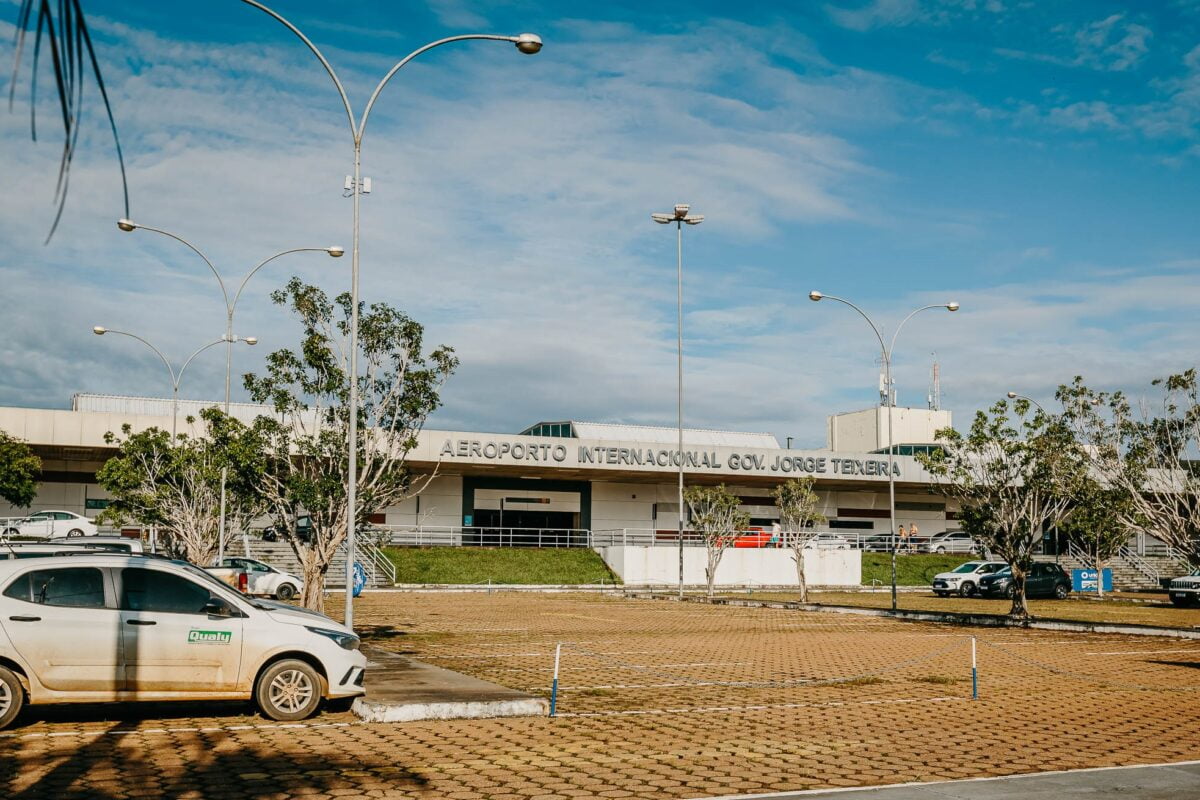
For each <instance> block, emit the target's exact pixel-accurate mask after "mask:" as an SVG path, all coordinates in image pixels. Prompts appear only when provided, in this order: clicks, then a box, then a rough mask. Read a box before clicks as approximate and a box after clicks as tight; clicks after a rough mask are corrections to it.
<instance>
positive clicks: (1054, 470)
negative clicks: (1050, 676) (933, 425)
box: [917, 400, 1085, 617]
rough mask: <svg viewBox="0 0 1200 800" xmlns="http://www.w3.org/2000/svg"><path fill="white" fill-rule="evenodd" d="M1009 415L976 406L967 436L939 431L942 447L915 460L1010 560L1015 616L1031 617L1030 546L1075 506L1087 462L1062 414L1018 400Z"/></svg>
mask: <svg viewBox="0 0 1200 800" xmlns="http://www.w3.org/2000/svg"><path fill="white" fill-rule="evenodd" d="M1012 410H1013V411H1015V412H1016V414H1017V415H1018V416H1019V417H1020V421H1019V422H1017V421H1014V420H1011V419H1010V418H1009V406H1008V403H1007V402H1005V401H1003V400H1001V401H1000V402H998V403H996V404H995V405H993V406H992V407H991V408H990V409H989V410H988V411H987V412H984V411H979V412H977V413H976V414H975V418H974V420H973V421H972V423H971V428H970V430H969V431H968V432H967V434H966V435H963V434H961V433H959V432H958V431H956V430H954V429H953V428H946V429H943V430H940V431H938V432H937V434H936V438H937V441H938V442H939V443H940V444H941V445H942V447H940V448H937V449H935V450H933V451H932V452H930V453H922V454H919V455H918V456H917V460H918V461H919V462H920V463H921V465H922V466H924V467H925V469H926V470H927V471H928V472H929V473H930V474H931V475H933V476H934V477H935V478H937V479H939V482H940V483H941V485H942V487H943V488H944V490H945V491H946V493H947V494H948V495H949V496H951V497H953V498H955V499H957V500H958V502H959V505H960V507H961V508H962V512H961V513H962V516H963V520H964V530H968V531H969V532H970V533H972V534H973V535H975V536H976V537H977V538H978V539H979V540H980V541H981V542H982V543H983V544H984V545H985V546H986V547H987V549H988V550H989V551H991V552H993V553H995V554H996V555H998V556H999V557H1000V558H1002V559H1004V560H1005V561H1006V562H1008V565H1009V567H1010V568H1011V569H1012V574H1013V582H1012V585H1013V596H1012V608H1011V610H1010V611H1009V614H1010V615H1012V616H1014V617H1028V616H1029V606H1028V604H1027V603H1026V600H1025V579H1026V577H1027V575H1028V573H1029V569H1030V566H1031V565H1032V562H1033V548H1034V545H1035V544H1036V543H1037V541H1038V539H1039V538H1040V536H1041V533H1042V530H1043V529H1044V528H1046V527H1048V526H1055V525H1058V524H1059V523H1061V522H1062V521H1063V520H1064V519H1065V518H1066V517H1067V514H1068V513H1069V511H1070V507H1071V496H1072V493H1073V491H1074V486H1075V482H1076V481H1077V479H1078V476H1079V475H1080V474H1081V473H1082V471H1083V469H1084V468H1085V467H1084V463H1083V460H1082V457H1081V456H1080V450H1079V448H1078V447H1077V445H1076V441H1075V438H1074V436H1073V435H1072V433H1071V430H1070V428H1069V427H1068V426H1067V425H1066V424H1065V423H1064V422H1063V421H1062V420H1061V419H1060V418H1057V417H1051V416H1049V415H1047V414H1045V413H1043V412H1041V411H1038V412H1037V413H1036V414H1034V415H1033V416H1032V417H1029V416H1028V413H1029V403H1028V401H1025V400H1017V401H1016V402H1015V403H1014V404H1013V409H1012Z"/></svg>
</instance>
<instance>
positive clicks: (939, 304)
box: [888, 303, 954, 354]
mask: <svg viewBox="0 0 1200 800" xmlns="http://www.w3.org/2000/svg"><path fill="white" fill-rule="evenodd" d="M931 308H948V306H947V304H946V303H932V304H930V305H927V306H921V307H920V308H918V309H915V310H914V311H912V312H911V313H909V315H908V316H907V317H905V318H904V319H903V320H901V321H900V324H899V325H897V326H896V332H895V333H893V334H892V346H891V349H889V350H888V353H889V354H891V353H894V352H895V351H896V337H897V336H899V335H900V329H901V328H903V327H904V323H906V322H908V321H909V320H910V319H912V318H913V317H915V316H916V315H917V314H920V313H921V312H922V311H928V310H929V309H931ZM952 310H954V309H952Z"/></svg>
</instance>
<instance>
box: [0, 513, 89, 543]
mask: <svg viewBox="0 0 1200 800" xmlns="http://www.w3.org/2000/svg"><path fill="white" fill-rule="evenodd" d="M96 533H97V531H96V523H94V522H92V521H91V520H90V519H88V518H87V517H85V516H82V515H80V514H76V513H74V512H71V511H39V512H37V513H36V514H30V515H29V516H28V517H23V518H21V519H10V520H8V521H7V522H6V524H5V526H4V535H5V536H34V537H37V538H39V539H64V538H67V537H74V536H95V535H96Z"/></svg>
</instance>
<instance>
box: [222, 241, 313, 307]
mask: <svg viewBox="0 0 1200 800" xmlns="http://www.w3.org/2000/svg"><path fill="white" fill-rule="evenodd" d="M331 249H332V248H329V247H293V248H292V249H291V250H284V251H282V252H280V253H276V254H275V255H273V256H271V257H270V258H265V259H263V260H262V261H260V262H258V264H256V265H255V267H254V269H252V270H250V271H249V272H247V273H246V277H244V278H242V282H241V283H240V284H238V288H237V292H236V293H234V295H233V302H232V303H230V304H229V315H230V316H231V317H232V316H233V310H234V309H235V308H237V303H238V299H239V298H241V296H242V290H243V289H245V288H246V284H247V283H248V282H249V281H250V279H251V278H253V277H254V273H256V272H258V271H259V270H260V269H262V268H263V267H265V266H266V265H267V264H270V263H271V262H272V261H274V260H275V259H277V258H280V257H281V256H286V255H288V254H290V253H312V252H317V251H320V252H322V253H330V250H331ZM330 255H333V254H332V253H330ZM226 299H227V300H228V298H226Z"/></svg>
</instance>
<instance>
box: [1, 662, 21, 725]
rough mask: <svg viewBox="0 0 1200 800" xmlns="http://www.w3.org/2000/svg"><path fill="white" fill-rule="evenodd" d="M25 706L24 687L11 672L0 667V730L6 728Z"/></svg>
mask: <svg viewBox="0 0 1200 800" xmlns="http://www.w3.org/2000/svg"><path fill="white" fill-rule="evenodd" d="M24 705H25V687H23V686H22V685H21V681H20V679H19V678H17V676H16V674H15V673H13V671H12V670H10V669H6V668H4V667H0V730H2V729H4V728H7V727H8V726H9V725H11V724H12V721H13V720H15V719H16V718H17V715H18V714H20V713H21V707H22V706H24Z"/></svg>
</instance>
